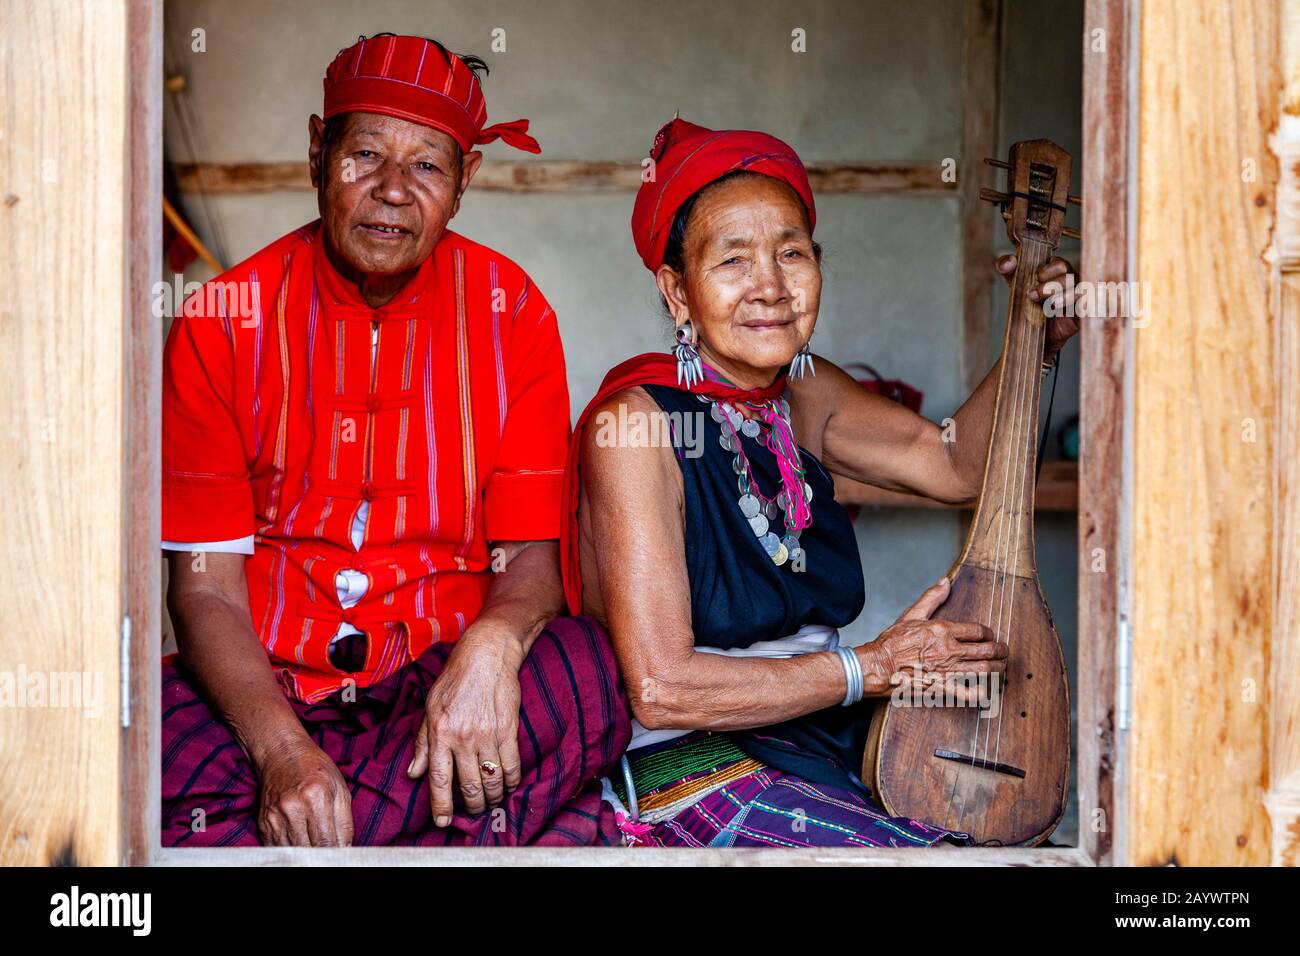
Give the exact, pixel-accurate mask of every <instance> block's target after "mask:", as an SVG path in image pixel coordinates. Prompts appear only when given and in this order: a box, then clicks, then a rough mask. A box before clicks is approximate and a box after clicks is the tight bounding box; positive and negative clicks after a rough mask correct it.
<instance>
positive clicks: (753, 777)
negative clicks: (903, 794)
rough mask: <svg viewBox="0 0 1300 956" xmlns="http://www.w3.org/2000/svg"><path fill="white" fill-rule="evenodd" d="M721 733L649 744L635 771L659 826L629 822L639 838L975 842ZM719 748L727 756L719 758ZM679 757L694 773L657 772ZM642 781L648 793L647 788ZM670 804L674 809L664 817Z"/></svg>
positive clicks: (647, 842)
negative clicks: (783, 765) (748, 749)
mask: <svg viewBox="0 0 1300 956" xmlns="http://www.w3.org/2000/svg"><path fill="white" fill-rule="evenodd" d="M719 738H722V740H723V741H725V739H726V735H715V734H707V733H702V732H696V733H693V734H690V735H689V736H687V737H684V738H679V739H678V740H675V741H672V742H670V743H668V744H664V745H660V746H659V747H657V748H648V749H652V750H653V751H654V752H653V753H651V754H648V755H646V756H643V757H641V758H640V760H639V763H640V766H638V767H635V768H634V771H633V773H634V777H636V778H637V783H638V786H637V792H638V795H639V799H640V801H641V807H642V820H643V821H645V822H646V823H649V824H651V825H649V826H645V825H641V826H638V825H636V824H633V825H631V826H628V825H627V824H626V823H625V824H624V828H625V831H626V832H628V833H629V835H631V836H633V837H634V839H635V843H636V844H638V845H643V846H692V847H738V846H739V847H757V846H781V847H828V846H848V847H905V846H934V845H936V844H938V843H941V842H944V841H947V842H950V843H953V844H956V845H959V846H965V845H969V844H970V842H971V840H970V837H969V836H968V835H967V834H965V833H958V832H955V831H951V830H944V829H941V828H938V827H932V826H927V825H926V824H924V823H922V822H920V821H919V820H912V819H910V818H907V817H891V816H889V815H888V814H886V813H885V812H884V811H883V810H881V809H880V808H879V807H877V806H875V805H874V804H872V803H871V802H870V801H869V800H868V799H866V798H865V797H864V796H863V795H862V794H860V793H858V792H857V791H854V790H850V789H849V788H847V787H837V786H833V785H829V784H825V783H814V782H812V781H809V780H805V779H804V778H802V777H799V776H796V775H795V774H791V773H785V772H784V771H781V770H777V769H776V768H774V767H768V766H765V765H762V764H759V763H757V762H756V761H754V760H752V759H750V758H748V757H746V756H745V755H744V754H743V753H741V752H740V751H739V750H738V749H736V748H734V747H730V748H728V747H726V746H724V745H723V744H721V742H719ZM714 751H716V752H717V755H718V756H720V757H721V759H712V756H713V752H714ZM674 752H675V753H674ZM692 752H694V753H699V754H701V755H702V756H703V757H704V758H705V759H704V760H703V762H702V763H701V762H700V761H698V760H694V755H693V753H692ZM656 757H658V758H660V759H659V760H658V761H656V760H655V759H654V758H656ZM664 758H667V759H664ZM674 762H675V763H677V764H679V765H681V766H683V767H686V768H689V772H688V773H686V774H684V775H683V777H682V779H680V780H673V781H668V780H667V779H662V778H663V776H664V775H663V774H662V773H661V774H658V777H659V778H660V779H656V773H655V771H656V770H657V769H658V768H657V767H656V766H655V764H656V763H662V764H664V765H665V766H668V765H670V764H671V763H674ZM642 781H644V782H645V784H646V785H648V792H643V790H642ZM616 796H618V797H619V798H620V799H623V798H624V796H625V794H624V791H623V790H622V789H621V788H616ZM665 809H666V810H668V811H669V812H670V813H671V816H669V817H667V818H664V815H663V811H664V810H665ZM647 810H648V811H649V812H646V811H647Z"/></svg>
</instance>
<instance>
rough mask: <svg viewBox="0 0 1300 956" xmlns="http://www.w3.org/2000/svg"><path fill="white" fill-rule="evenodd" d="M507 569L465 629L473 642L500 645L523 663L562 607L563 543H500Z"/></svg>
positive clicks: (495, 582) (517, 663) (497, 574)
mask: <svg viewBox="0 0 1300 956" xmlns="http://www.w3.org/2000/svg"><path fill="white" fill-rule="evenodd" d="M494 547H498V548H502V549H503V550H504V558H505V562H506V564H505V568H504V570H501V571H498V572H497V573H496V575H495V577H494V578H493V580H492V587H491V588H490V589H489V591H488V596H487V600H486V602H485V603H484V605H483V609H482V611H480V612H479V616H478V617H477V618H476V619H475V621H474V624H473V625H472V626H471V628H470V629H469V630H467V631H466V632H465V638H462V641H463V640H465V639H469V640H470V641H471V642H478V641H491V642H493V643H500V644H501V646H502V649H503V650H504V651H506V652H508V653H509V655H510V656H511V658H516V656H517V660H515V663H516V666H517V665H519V664H522V663H523V660H524V658H525V657H527V656H528V651H529V650H530V649H531V648H532V646H533V642H534V641H536V640H537V635H539V634H540V633H542V629H543V628H544V627H546V624H547V622H549V621H550V620H551V619H552V618H554V617H555V616H557V615H558V614H560V613H561V612H562V611H563V610H564V586H563V584H562V583H561V581H560V547H559V544H558V542H555V541H533V542H520V541H509V542H499V543H497V544H496V545H495V546H494Z"/></svg>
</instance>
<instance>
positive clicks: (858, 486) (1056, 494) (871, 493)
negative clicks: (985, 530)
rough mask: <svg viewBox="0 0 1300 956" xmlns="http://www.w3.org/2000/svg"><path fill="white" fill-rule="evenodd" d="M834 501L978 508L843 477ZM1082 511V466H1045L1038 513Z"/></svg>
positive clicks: (1054, 462)
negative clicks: (887, 488) (887, 489)
mask: <svg viewBox="0 0 1300 956" xmlns="http://www.w3.org/2000/svg"><path fill="white" fill-rule="evenodd" d="M835 500H836V501H838V502H839V503H840V504H842V505H845V506H846V507H847V506H856V507H865V506H871V507H876V508H940V509H945V510H948V511H960V510H966V511H969V510H971V509H972V508H974V507H975V505H974V502H972V503H971V504H968V505H950V504H945V503H943V502H942V501H934V500H933V499H930V498H922V497H920V496H918V495H908V494H903V493H902V492H898V491H886V490H885V489H884V488H877V487H875V486H874V485H866V484H863V483H862V482H860V481H853V480H851V479H849V478H844V477H842V476H840V475H836V476H835ZM1078 507H1079V463H1078V462H1077V461H1066V460H1063V459H1048V460H1047V461H1045V462H1043V474H1042V477H1040V478H1039V480H1038V487H1037V489H1036V491H1035V493H1034V510H1036V511H1076V510H1078Z"/></svg>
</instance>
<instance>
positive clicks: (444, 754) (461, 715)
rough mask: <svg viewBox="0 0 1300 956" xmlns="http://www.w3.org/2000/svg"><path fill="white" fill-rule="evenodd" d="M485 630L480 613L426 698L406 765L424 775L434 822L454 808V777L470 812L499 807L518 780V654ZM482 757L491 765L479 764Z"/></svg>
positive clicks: (441, 822)
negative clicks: (489, 767)
mask: <svg viewBox="0 0 1300 956" xmlns="http://www.w3.org/2000/svg"><path fill="white" fill-rule="evenodd" d="M490 629H491V625H488V624H487V622H484V621H482V620H480V621H478V622H476V623H475V624H474V625H471V626H470V628H469V629H468V630H466V631H465V634H464V636H462V637H461V639H460V641H459V642H458V643H457V645H456V649H455V650H454V651H453V652H452V654H451V657H450V658H449V659H448V660H447V666H446V668H445V669H444V670H443V672H442V674H441V675H439V677H438V679H437V680H436V681H434V683H433V686H432V687H431V688H430V689H429V695H428V697H426V698H425V702H424V720H423V722H422V723H421V724H420V732H419V734H418V735H417V737H416V740H415V759H414V760H412V761H411V765H410V767H409V768H407V771H406V772H407V774H408V775H409V776H410V777H412V778H415V777H419V776H420V775H421V774H424V773H427V774H428V776H429V799H430V802H431V804H432V807H433V822H434V824H435V825H436V826H440V827H445V826H447V825H448V824H450V823H451V817H452V814H453V813H454V812H455V810H454V801H453V799H452V785H453V784H452V781H453V778H454V779H455V781H456V783H457V784H459V786H460V794H461V799H462V802H463V803H464V805H465V810H466V812H468V813H471V814H479V813H482V812H483V811H484V810H486V809H487V808H488V807H489V806H492V807H495V806H498V805H499V804H500V803H501V801H502V800H504V799H505V795H506V793H507V792H508V791H510V790H513V789H514V788H515V787H517V786H519V779H520V769H519V739H518V734H519V668H520V666H521V665H522V664H523V657H522V652H521V650H520V646H519V642H518V641H517V640H505V639H502V638H501V636H500V635H493V634H491V633H489V631H490ZM485 762H486V763H490V764H491V765H493V766H494V767H495V768H496V769H495V772H492V773H489V772H488V771H487V770H486V769H484V767H483V764H484V763H485Z"/></svg>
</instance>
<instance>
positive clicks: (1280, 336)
mask: <svg viewBox="0 0 1300 956" xmlns="http://www.w3.org/2000/svg"><path fill="white" fill-rule="evenodd" d="M1282 46H1283V58H1284V60H1283V68H1284V71H1285V75H1284V82H1285V84H1286V87H1285V93H1284V96H1283V105H1282V116H1281V117H1280V122H1279V126H1278V131H1277V134H1276V137H1275V142H1276V143H1277V147H1276V152H1277V156H1278V166H1279V173H1280V176H1281V181H1280V183H1279V185H1278V195H1277V230H1276V237H1277V255H1276V257H1275V260H1276V267H1275V268H1276V275H1275V276H1274V285H1275V288H1277V290H1278V295H1277V306H1278V323H1277V334H1276V345H1275V347H1274V349H1273V355H1274V363H1275V366H1276V377H1277V410H1278V413H1277V423H1276V426H1275V427H1274V428H1273V437H1274V440H1275V441H1276V442H1277V448H1276V451H1275V461H1276V467H1277V482H1276V485H1275V498H1274V509H1275V511H1274V541H1275V546H1274V574H1275V579H1274V583H1273V601H1274V614H1273V639H1272V644H1271V648H1270V655H1269V656H1270V668H1271V671H1272V674H1271V679H1270V682H1269V683H1270V686H1269V692H1270V698H1269V730H1270V740H1269V767H1268V775H1269V790H1268V797H1267V803H1268V810H1269V818H1270V822H1271V824H1272V851H1271V854H1270V856H1271V862H1272V863H1273V865H1275V866H1300V687H1298V686H1297V681H1296V675H1298V674H1300V0H1286V3H1285V4H1284V6H1283V22H1282Z"/></svg>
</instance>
